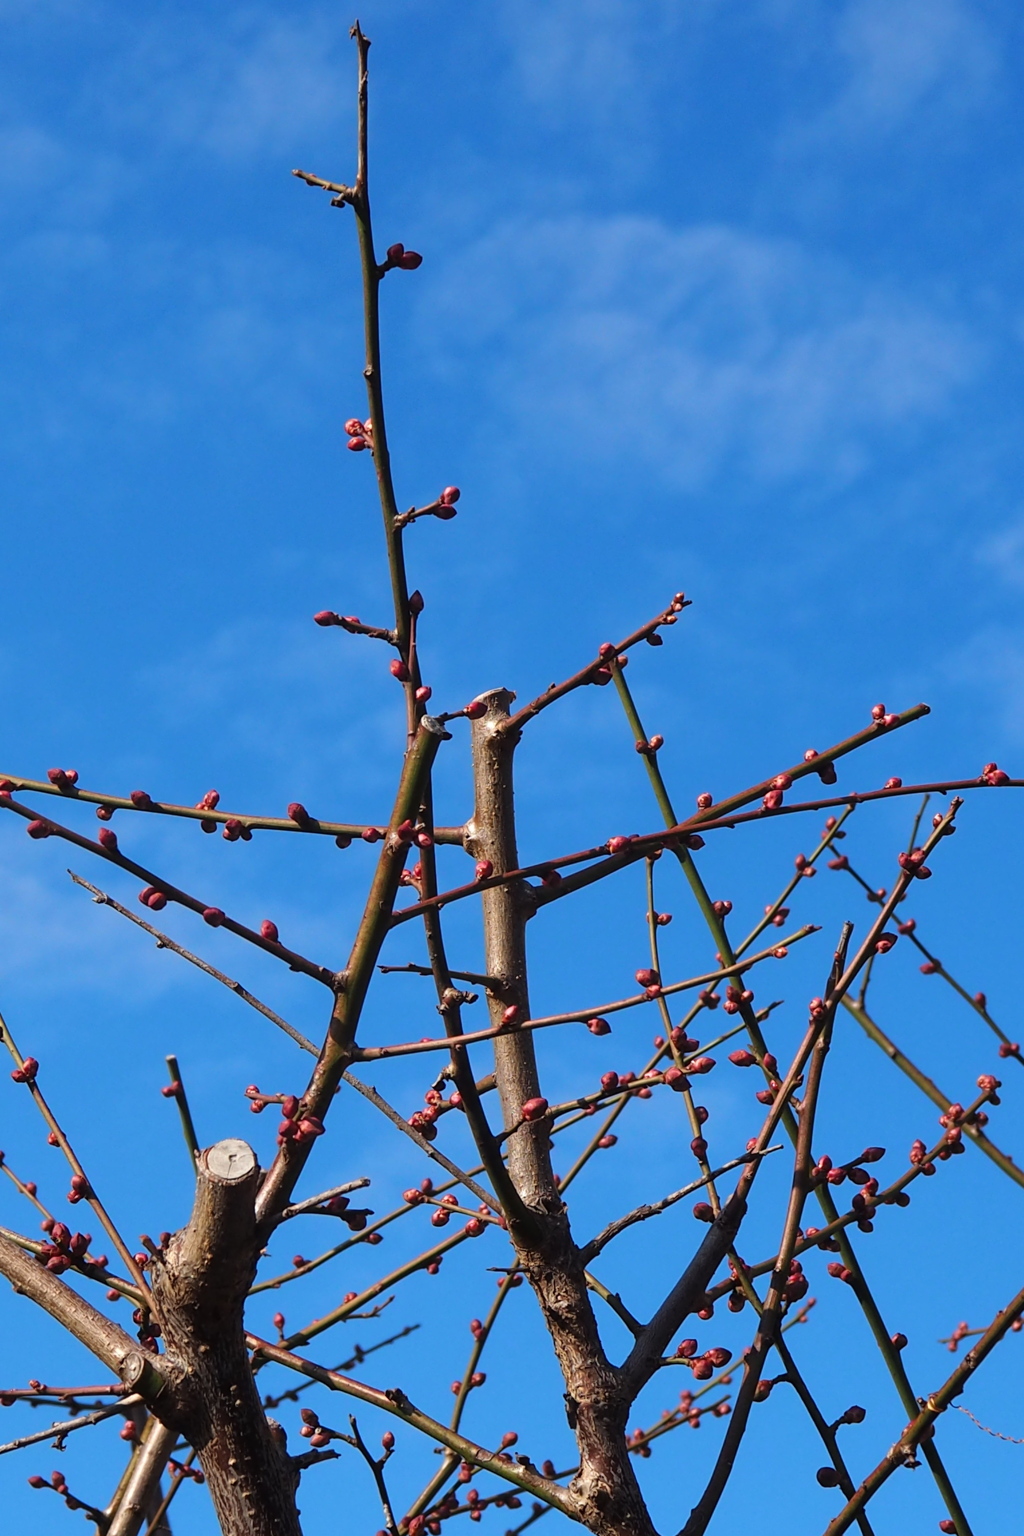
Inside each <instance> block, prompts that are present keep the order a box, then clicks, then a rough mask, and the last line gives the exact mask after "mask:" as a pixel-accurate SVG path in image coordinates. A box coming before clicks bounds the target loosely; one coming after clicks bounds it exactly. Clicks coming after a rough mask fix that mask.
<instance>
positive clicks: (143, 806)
mask: <svg viewBox="0 0 1024 1536" xmlns="http://www.w3.org/2000/svg"><path fill="white" fill-rule="evenodd" d="M128 798H129V799H130V800H131V802H132V805H134V807H135V809H136V810H137V811H148V810H151V809H152V806H153V801H152V800H151V798H150V796H149V795H148V794H147V793H146V791H145V790H144V789H133V790H132V792H131V794H130V795H129V797H128Z"/></svg>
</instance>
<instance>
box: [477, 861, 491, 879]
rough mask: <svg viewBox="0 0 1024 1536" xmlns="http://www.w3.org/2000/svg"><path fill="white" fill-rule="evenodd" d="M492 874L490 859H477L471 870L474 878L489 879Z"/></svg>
mask: <svg viewBox="0 0 1024 1536" xmlns="http://www.w3.org/2000/svg"><path fill="white" fill-rule="evenodd" d="M493 874H494V865H493V864H492V863H491V861H490V859H477V862H476V868H475V869H474V871H473V875H474V878H475V879H477V880H489V879H490V878H491V876H492V875H493Z"/></svg>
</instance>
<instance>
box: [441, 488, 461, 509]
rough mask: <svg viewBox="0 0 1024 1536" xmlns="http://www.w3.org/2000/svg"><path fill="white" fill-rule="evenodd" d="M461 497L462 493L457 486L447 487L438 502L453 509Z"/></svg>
mask: <svg viewBox="0 0 1024 1536" xmlns="http://www.w3.org/2000/svg"><path fill="white" fill-rule="evenodd" d="M461 495H462V492H461V491H460V490H459V488H458V486H457V485H446V486H445V488H444V490H443V491H442V492H441V494H440V496H439V497H438V500H439V501H440V503H441V505H442V506H444V507H453V506H454V505H455V503H456V502H457V501H458V499H459V497H460V496H461Z"/></svg>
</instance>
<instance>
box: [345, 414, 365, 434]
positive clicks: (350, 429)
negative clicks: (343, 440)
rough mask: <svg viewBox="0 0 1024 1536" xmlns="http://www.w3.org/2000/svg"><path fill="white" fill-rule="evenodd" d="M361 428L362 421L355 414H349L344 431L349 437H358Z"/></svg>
mask: <svg viewBox="0 0 1024 1536" xmlns="http://www.w3.org/2000/svg"><path fill="white" fill-rule="evenodd" d="M362 430H363V424H362V422H361V421H360V420H359V419H358V418H357V417H355V416H350V417H349V419H348V421H346V423H345V431H346V432H347V433H348V435H349V437H358V436H359V435H360V434H361V433H362Z"/></svg>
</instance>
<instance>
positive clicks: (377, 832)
mask: <svg viewBox="0 0 1024 1536" xmlns="http://www.w3.org/2000/svg"><path fill="white" fill-rule="evenodd" d="M359 836H360V837H361V838H362V840H363V842H364V843H379V842H380V840H381V838H382V837H383V836H384V833H383V832H382V831H381V829H380V827H364V828H363V830H362V831H361V832H360V834H359Z"/></svg>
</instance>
